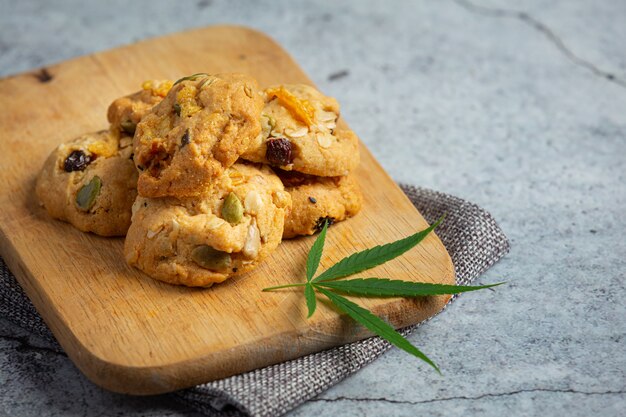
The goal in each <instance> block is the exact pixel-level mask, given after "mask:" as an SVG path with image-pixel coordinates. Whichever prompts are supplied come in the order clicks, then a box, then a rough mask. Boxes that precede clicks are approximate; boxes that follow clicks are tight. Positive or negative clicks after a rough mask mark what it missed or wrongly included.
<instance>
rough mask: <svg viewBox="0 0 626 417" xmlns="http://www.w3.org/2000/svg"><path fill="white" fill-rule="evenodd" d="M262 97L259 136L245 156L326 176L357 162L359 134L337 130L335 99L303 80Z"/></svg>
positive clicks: (337, 110)
mask: <svg viewBox="0 0 626 417" xmlns="http://www.w3.org/2000/svg"><path fill="white" fill-rule="evenodd" d="M264 99H265V106H264V108H263V111H262V113H261V125H262V132H261V135H259V136H257V137H256V139H255V141H254V143H253V144H252V146H251V148H250V150H248V151H247V152H246V153H244V154H243V155H242V158H244V159H247V160H249V161H253V162H261V163H265V164H270V165H272V166H276V167H280V168H281V169H283V170H287V171H291V170H293V171H298V172H302V173H305V174H310V175H317V176H324V177H334V176H341V175H347V174H348V172H350V171H352V170H353V169H354V168H355V167H356V166H357V165H358V164H359V140H358V138H357V136H356V135H355V134H354V132H352V131H351V130H349V129H340V128H337V119H338V117H339V104H338V103H337V100H335V99H334V98H332V97H327V96H325V95H323V94H322V93H320V92H319V91H317V90H316V89H315V88H313V87H310V86H308V85H304V84H291V85H281V86H276V87H270V88H268V89H267V90H265V91H264Z"/></svg>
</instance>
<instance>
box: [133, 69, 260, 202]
mask: <svg viewBox="0 0 626 417" xmlns="http://www.w3.org/2000/svg"><path fill="white" fill-rule="evenodd" d="M262 107H263V99H262V97H261V95H260V94H259V92H258V86H257V82H256V80H254V79H253V78H251V77H249V76H246V75H242V74H217V75H207V74H196V75H194V76H190V77H185V78H183V79H181V80H179V81H177V82H176V83H174V85H173V86H172V88H171V90H170V91H169V92H168V94H167V96H166V97H165V99H164V100H163V101H161V102H160V103H159V104H157V105H156V106H155V107H153V108H152V110H150V111H149V112H148V114H146V115H145V116H144V117H143V118H142V119H141V121H140V122H139V124H138V125H137V128H136V132H135V136H134V143H133V144H134V160H135V165H136V166H137V168H138V169H139V171H140V174H139V181H138V192H139V195H141V196H143V197H166V196H169V197H179V198H182V197H190V196H195V195H199V194H200V193H201V190H202V188H203V187H204V185H205V184H207V183H209V182H210V181H212V180H214V179H216V178H219V177H220V176H221V175H222V174H223V173H224V170H225V169H227V168H228V167H230V166H231V165H232V164H234V163H235V161H236V160H237V159H238V158H239V156H240V155H241V154H242V153H244V152H245V151H246V150H247V149H248V148H249V147H250V144H251V142H252V140H253V139H254V138H255V137H257V136H258V135H259V133H260V131H261V123H260V114H261V109H262Z"/></svg>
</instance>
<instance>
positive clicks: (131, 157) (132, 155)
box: [128, 153, 135, 161]
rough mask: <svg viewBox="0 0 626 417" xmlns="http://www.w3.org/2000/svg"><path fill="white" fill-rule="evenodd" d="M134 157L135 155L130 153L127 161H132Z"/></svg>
mask: <svg viewBox="0 0 626 417" xmlns="http://www.w3.org/2000/svg"><path fill="white" fill-rule="evenodd" d="M134 157H135V154H134V153H131V154H130V156H129V157H128V159H130V160H131V161H132V160H133V158H134Z"/></svg>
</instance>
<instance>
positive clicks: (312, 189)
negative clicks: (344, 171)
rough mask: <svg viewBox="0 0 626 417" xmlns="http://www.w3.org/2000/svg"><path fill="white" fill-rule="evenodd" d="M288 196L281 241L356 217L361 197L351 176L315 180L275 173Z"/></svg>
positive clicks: (287, 173)
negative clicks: (289, 199)
mask: <svg viewBox="0 0 626 417" xmlns="http://www.w3.org/2000/svg"><path fill="white" fill-rule="evenodd" d="M276 172H277V174H278V176H279V177H280V179H281V181H282V182H283V184H284V185H285V190H286V191H287V192H288V193H289V195H290V196H291V201H292V209H291V211H290V212H289V213H288V215H287V218H286V219H285V230H284V232H283V239H289V238H292V237H296V236H300V235H312V234H314V233H316V232H319V231H320V230H321V229H322V227H324V222H325V221H328V223H329V224H333V223H336V222H340V221H342V220H345V219H347V218H350V217H352V216H354V215H355V214H357V213H358V212H359V210H361V205H362V204H363V196H362V194H361V190H360V188H359V184H358V183H357V181H356V178H355V176H354V175H348V176H343V177H315V176H311V175H303V174H300V173H297V172H294V171H279V170H277V171H276Z"/></svg>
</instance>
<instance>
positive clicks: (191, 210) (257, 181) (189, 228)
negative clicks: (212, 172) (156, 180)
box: [124, 163, 291, 287]
mask: <svg viewBox="0 0 626 417" xmlns="http://www.w3.org/2000/svg"><path fill="white" fill-rule="evenodd" d="M290 207H291V198H290V197H289V194H288V193H286V192H285V191H284V188H283V185H282V183H281V181H280V179H279V178H278V177H277V176H276V175H275V174H274V173H273V172H272V170H271V169H269V168H268V167H267V166H257V165H252V164H243V163H237V164H235V165H233V166H232V167H230V168H228V169H227V170H226V171H225V173H224V174H223V175H222V176H220V177H218V178H217V179H216V180H215V181H214V183H213V184H212V185H211V186H210V188H208V189H205V191H204V194H203V195H201V196H196V197H190V198H185V199H176V198H173V197H168V198H157V199H150V198H144V197H138V198H137V201H136V202H135V205H134V206H133V219H132V225H131V227H130V229H129V231H128V235H127V237H126V243H125V245H124V253H125V256H126V260H127V262H128V263H129V264H130V265H132V266H135V267H136V268H138V269H140V270H142V271H143V272H145V273H146V274H148V275H150V276H151V277H153V278H155V279H158V280H160V281H165V282H169V283H171V284H180V285H187V286H191V287H209V286H211V285H213V284H214V283H219V282H222V281H224V280H225V279H227V278H229V277H231V276H233V275H238V274H241V273H244V272H246V271H249V270H250V269H252V268H254V267H255V266H256V265H258V264H259V262H261V261H262V260H263V259H265V258H266V257H267V256H268V255H269V254H271V253H272V252H273V251H274V250H275V249H276V247H277V246H278V244H279V243H280V242H281V238H282V233H283V224H284V221H285V215H286V212H287V211H289V209H290Z"/></svg>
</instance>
